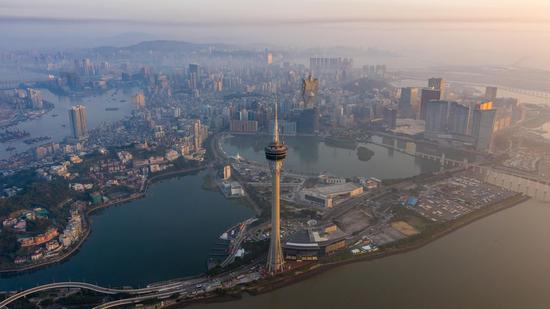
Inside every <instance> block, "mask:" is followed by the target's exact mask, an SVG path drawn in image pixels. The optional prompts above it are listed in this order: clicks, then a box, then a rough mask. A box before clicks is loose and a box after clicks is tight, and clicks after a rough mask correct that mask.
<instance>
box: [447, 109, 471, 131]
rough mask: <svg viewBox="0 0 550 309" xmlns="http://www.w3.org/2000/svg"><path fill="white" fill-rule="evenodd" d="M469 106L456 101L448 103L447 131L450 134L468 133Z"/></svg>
mask: <svg viewBox="0 0 550 309" xmlns="http://www.w3.org/2000/svg"><path fill="white" fill-rule="evenodd" d="M469 123H470V107H469V106H466V105H462V104H460V103H457V102H451V103H449V119H448V128H447V129H448V132H449V133H450V134H460V135H468V134H469V129H468V128H469Z"/></svg>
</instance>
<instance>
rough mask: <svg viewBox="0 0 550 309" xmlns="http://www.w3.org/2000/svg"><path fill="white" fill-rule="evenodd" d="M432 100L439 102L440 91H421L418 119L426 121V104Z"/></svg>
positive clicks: (426, 89)
mask: <svg viewBox="0 0 550 309" xmlns="http://www.w3.org/2000/svg"><path fill="white" fill-rule="evenodd" d="M433 100H435V101H439V100H441V91H440V90H436V89H432V88H424V89H422V94H421V99H420V116H419V118H420V119H422V120H426V104H427V103H428V102H430V101H433Z"/></svg>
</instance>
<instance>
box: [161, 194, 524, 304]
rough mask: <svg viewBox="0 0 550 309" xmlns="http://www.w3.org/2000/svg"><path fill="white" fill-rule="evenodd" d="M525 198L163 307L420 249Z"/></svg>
mask: <svg viewBox="0 0 550 309" xmlns="http://www.w3.org/2000/svg"><path fill="white" fill-rule="evenodd" d="M527 200H529V198H528V197H526V196H525V195H522V194H516V195H514V196H512V197H509V198H507V199H504V200H502V201H498V202H495V203H492V204H489V205H487V206H485V207H483V208H481V209H478V210H476V211H474V212H471V213H469V214H466V215H464V216H462V217H460V218H458V219H456V220H453V221H449V222H446V223H442V224H439V225H435V226H432V227H430V228H428V229H427V230H426V231H424V232H422V233H420V234H417V235H414V236H411V237H408V238H405V239H402V240H400V241H397V242H394V243H391V244H388V245H385V246H382V247H380V250H379V251H377V252H373V253H367V254H363V255H359V256H353V255H351V254H350V253H348V252H347V250H346V251H345V252H343V253H340V254H336V255H333V256H329V257H327V258H324V259H321V260H320V261H319V263H304V265H303V266H301V267H298V268H295V269H293V270H292V271H290V272H288V273H285V274H281V275H278V276H275V277H271V278H267V279H264V280H261V281H259V282H255V283H251V284H249V285H245V286H244V287H237V288H234V289H232V290H227V291H223V292H220V293H219V294H216V295H213V296H211V297H209V298H202V299H196V300H186V301H182V302H179V303H176V304H173V305H170V306H168V307H167V308H173V309H175V308H182V307H184V306H187V305H190V304H192V303H218V302H226V301H232V300H238V299H240V298H241V297H242V293H243V292H246V293H248V294H250V295H260V294H263V293H268V292H271V291H273V290H276V289H279V288H283V287H286V286H288V285H291V284H294V283H297V282H300V281H303V280H306V279H308V278H311V277H313V276H316V275H319V274H321V273H323V272H325V271H328V270H331V269H333V268H336V267H339V266H343V265H348V264H352V263H357V262H366V261H372V260H376V259H381V258H384V257H388V256H391V255H396V254H401V253H406V252H410V251H413V250H416V249H420V248H422V247H424V246H426V245H428V244H430V243H431V242H433V241H435V240H438V239H440V238H442V237H444V236H446V235H448V234H450V233H452V232H454V231H456V230H458V229H460V228H462V227H465V226H467V225H469V224H471V223H473V222H475V221H477V220H480V219H483V218H485V217H488V216H490V215H492V214H494V213H497V212H499V211H502V210H505V209H508V208H511V207H514V206H516V205H519V204H521V203H523V202H525V201H527Z"/></svg>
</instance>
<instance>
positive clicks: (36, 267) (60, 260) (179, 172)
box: [0, 166, 206, 278]
mask: <svg viewBox="0 0 550 309" xmlns="http://www.w3.org/2000/svg"><path fill="white" fill-rule="evenodd" d="M205 168H206V166H198V167H194V168H186V169H183V170H177V171H171V172H167V173H165V174H160V175H155V176H153V177H151V178H149V179H147V181H146V184H145V186H144V189H143V191H141V192H136V193H133V194H131V195H130V196H128V197H125V198H122V199H118V200H113V201H109V202H107V203H105V204H102V205H98V206H95V207H92V208H90V209H87V210H86V216H85V220H86V225H87V226H88V228H87V229H86V231H85V232H84V235H82V237H81V238H80V240H79V241H78V243H77V244H75V245H74V246H73V248H71V249H70V250H69V251H67V252H66V253H64V254H62V255H60V256H58V257H55V258H53V259H51V260H47V261H44V262H42V263H37V264H33V265H27V266H24V267H19V268H11V269H0V278H1V277H3V276H5V277H10V276H16V275H17V274H20V273H24V272H27V271H29V272H30V271H35V270H39V269H41V268H47V267H48V266H51V265H55V264H58V263H63V262H66V261H67V260H68V259H69V258H70V257H72V256H73V255H74V254H76V253H78V250H80V248H81V247H82V245H84V243H85V242H86V240H87V239H88V237H89V236H90V234H91V233H92V227H91V222H90V219H89V217H90V216H91V215H93V214H94V213H95V212H97V211H99V210H102V209H107V208H109V207H113V206H118V205H122V204H124V203H128V202H131V201H134V200H138V199H140V198H143V197H145V196H146V194H147V190H148V189H149V186H150V185H151V184H154V183H155V182H157V181H160V180H163V179H168V178H172V177H177V176H180V175H185V174H188V173H193V172H197V171H201V170H203V169H205Z"/></svg>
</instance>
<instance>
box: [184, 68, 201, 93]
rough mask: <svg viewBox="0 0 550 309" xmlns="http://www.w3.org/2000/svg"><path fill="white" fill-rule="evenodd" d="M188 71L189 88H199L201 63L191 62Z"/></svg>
mask: <svg viewBox="0 0 550 309" xmlns="http://www.w3.org/2000/svg"><path fill="white" fill-rule="evenodd" d="M187 73H188V74H189V88H190V89H193V90H195V89H198V88H199V82H200V80H199V77H200V75H199V65H198V64H194V63H191V64H189V69H188V70H187Z"/></svg>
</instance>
